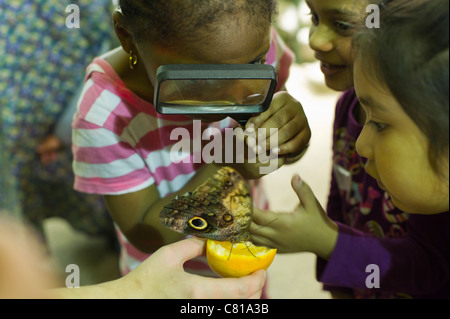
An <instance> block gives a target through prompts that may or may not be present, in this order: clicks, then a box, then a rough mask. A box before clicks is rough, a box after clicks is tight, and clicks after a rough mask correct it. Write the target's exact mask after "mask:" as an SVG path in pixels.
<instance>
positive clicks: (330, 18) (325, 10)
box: [306, 0, 367, 91]
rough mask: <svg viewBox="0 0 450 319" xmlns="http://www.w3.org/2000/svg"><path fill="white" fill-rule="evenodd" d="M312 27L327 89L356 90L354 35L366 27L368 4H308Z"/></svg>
mask: <svg viewBox="0 0 450 319" xmlns="http://www.w3.org/2000/svg"><path fill="white" fill-rule="evenodd" d="M306 3H307V4H308V6H309V8H310V10H311V19H312V24H313V25H312V27H311V31H310V36H309V45H310V47H311V48H312V49H313V50H314V51H315V57H316V59H318V60H319V61H320V62H321V64H320V67H321V70H322V72H323V74H324V75H325V83H326V85H327V86H328V87H329V88H331V89H333V90H337V91H345V90H348V89H350V88H352V87H353V69H352V66H353V61H354V57H353V55H352V54H351V40H352V38H351V37H352V35H353V33H354V31H355V29H356V27H357V26H359V25H360V24H361V23H363V21H364V20H363V17H364V15H363V14H364V13H365V6H366V5H367V1H365V0H364V1H361V0H359V1H356V0H306Z"/></svg>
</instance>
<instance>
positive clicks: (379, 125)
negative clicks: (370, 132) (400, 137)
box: [368, 121, 387, 132]
mask: <svg viewBox="0 0 450 319" xmlns="http://www.w3.org/2000/svg"><path fill="white" fill-rule="evenodd" d="M368 124H370V125H372V126H373V127H374V128H375V129H376V131H377V132H383V131H384V130H385V129H386V128H387V124H384V123H380V122H376V121H369V122H368Z"/></svg>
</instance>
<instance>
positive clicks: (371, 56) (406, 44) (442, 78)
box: [354, 0, 449, 178]
mask: <svg viewBox="0 0 450 319" xmlns="http://www.w3.org/2000/svg"><path fill="white" fill-rule="evenodd" d="M448 26H449V1H448V0H392V1H388V2H387V1H384V6H381V11H380V28H378V29H376V28H374V29H366V30H364V31H362V32H361V33H359V34H358V35H357V36H355V39H354V47H355V48H356V50H358V54H359V55H360V57H361V58H362V59H364V62H365V63H364V64H363V65H362V67H363V68H364V69H365V70H364V71H367V72H368V74H370V75H371V76H374V77H375V79H377V80H379V82H380V83H384V84H385V85H386V87H387V88H388V89H389V90H390V91H391V93H392V94H393V95H394V97H395V98H396V100H397V101H398V102H399V103H400V105H401V106H402V108H403V109H404V111H405V112H406V113H407V114H408V116H409V117H410V118H411V119H412V120H413V121H414V122H415V123H416V125H417V126H418V127H419V129H420V130H421V131H422V132H423V133H424V134H425V136H426V137H427V138H428V140H429V154H428V157H429V161H430V164H431V166H432V168H433V169H434V171H435V172H436V173H438V175H442V176H444V177H447V178H448V172H447V173H444V172H443V170H442V169H446V170H447V169H448V157H449V47H448V44H449V27H448ZM443 159H447V165H446V167H443V166H445V165H443V164H444V162H443Z"/></svg>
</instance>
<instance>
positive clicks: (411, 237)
mask: <svg viewBox="0 0 450 319" xmlns="http://www.w3.org/2000/svg"><path fill="white" fill-rule="evenodd" d="M336 2H339V3H336ZM419 2H420V1H419ZM422 2H423V1H422ZM444 2H445V1H444ZM308 3H309V5H310V7H311V9H312V11H313V21H314V22H315V24H316V27H315V28H313V31H312V37H311V46H312V47H313V48H314V47H315V48H317V49H319V45H321V48H322V49H323V50H324V51H318V53H317V54H318V57H323V58H324V59H327V57H328V59H327V61H329V62H333V64H335V66H332V65H331V64H330V63H329V62H325V63H324V65H323V66H324V68H325V70H324V71H325V72H324V73H325V74H326V78H327V84H328V85H329V86H334V87H335V88H336V89H338V88H345V85H346V83H345V82H346V81H347V79H348V75H349V74H348V72H347V70H346V68H345V67H344V66H343V64H342V62H340V61H339V59H338V58H336V57H337V56H340V55H339V54H338V52H337V51H339V49H343V48H344V47H346V52H347V54H350V53H351V50H350V48H351V39H348V40H347V41H348V45H347V46H346V45H342V44H343V43H342V42H343V40H342V38H341V37H339V36H334V37H333V36H332V32H331V31H329V30H330V29H329V28H327V26H328V27H329V26H330V24H331V25H333V23H334V25H336V23H335V22H336V21H335V20H333V19H332V18H331V17H330V16H329V15H327V14H326V13H327V12H335V11H334V10H333V5H334V4H336V5H338V6H339V5H342V6H341V8H344V10H342V11H345V8H346V6H345V5H343V4H344V2H342V1H333V2H330V1H312V0H310V1H308ZM352 3H353V2H352ZM407 3H408V4H406V7H407V6H409V4H410V3H411V1H407ZM417 3H418V1H415V5H414V6H412V8H413V9H411V12H409V11H408V10H405V12H408V17H409V18H410V19H411V21H412V20H414V21H416V24H414V26H413V27H414V29H413V28H411V30H414V31H417V32H418V31H419V30H420V31H421V33H420V34H426V35H427V36H428V34H429V33H430V29H431V26H435V27H433V34H434V35H435V36H436V38H438V39H440V41H441V42H439V44H440V45H439V46H438V45H434V41H433V40H430V41H429V42H427V41H425V39H427V36H425V37H420V38H418V37H417V38H416V35H415V33H412V32H409V33H401V32H400V31H403V30H405V29H408V27H409V24H408V23H409V22H410V21H408V20H406V22H405V20H400V19H399V21H400V22H398V23H392V22H391V20H387V21H386V22H385V24H383V25H382V28H381V30H380V31H378V30H374V31H373V32H374V35H373V38H376V39H377V40H376V41H372V42H376V43H379V44H381V43H385V46H383V47H381V48H377V50H378V51H376V49H374V47H371V46H370V45H372V42H370V41H371V38H370V39H367V40H366V42H365V44H364V45H365V46H364V45H363V48H365V49H362V50H363V53H360V54H359V57H358V61H357V62H358V63H357V64H356V66H355V69H356V70H355V71H356V72H355V74H356V77H357V79H356V80H358V83H357V87H358V89H359V90H360V91H362V93H364V94H365V95H368V94H369V93H370V94H369V95H370V97H371V100H372V101H376V102H379V101H378V99H380V100H381V99H382V98H383V97H386V96H387V94H386V90H385V91H384V92H383V95H382V94H381V93H379V92H378V91H376V89H377V88H379V87H381V88H384V87H385V86H383V85H382V84H378V85H377V86H373V81H370V82H369V79H368V77H367V76H366V75H365V74H363V73H362V72H363V70H365V69H366V68H364V66H366V65H369V66H371V67H370V68H369V70H371V71H375V70H378V69H381V70H382V71H380V74H382V76H378V77H377V76H375V79H379V81H378V82H381V83H383V82H384V80H385V79H388V76H386V74H389V75H395V77H392V78H391V80H392V81H391V82H387V83H388V84H387V85H388V86H389V89H390V90H392V88H391V85H393V84H392V83H394V84H396V83H399V84H401V90H399V92H401V93H399V97H400V98H401V99H402V102H404V103H405V101H407V102H406V103H405V104H406V106H408V103H409V104H410V105H415V106H416V108H415V109H414V110H415V111H412V112H411V111H407V113H408V114H413V115H414V117H413V116H411V118H410V119H409V118H408V119H409V122H408V121H405V116H403V118H402V119H399V117H398V116H393V113H394V110H393V109H394V108H393V107H391V104H392V99H393V97H392V96H390V99H391V100H388V102H391V104H384V106H385V108H384V109H385V110H388V111H389V115H388V116H387V115H386V114H385V117H383V118H382V119H384V120H385V122H383V123H378V121H380V120H381V119H380V118H377V117H376V115H378V114H379V113H376V112H375V111H372V108H370V109H369V107H368V106H366V105H365V106H364V107H365V108H366V109H367V111H368V118H367V119H365V117H366V116H365V114H364V112H361V111H363V110H364V109H363V108H362V107H361V105H360V103H359V101H358V99H357V97H356V95H355V93H354V90H353V89H351V90H350V91H348V92H347V93H346V94H345V95H344V96H343V98H342V99H341V100H340V102H339V103H338V107H337V111H336V122H335V138H334V150H335V154H334V156H335V157H334V174H333V179H332V189H331V193H330V198H329V204H328V207H327V213H328V216H327V215H326V214H325V213H324V212H323V210H322V209H321V208H320V207H319V206H318V205H317V203H316V201H315V199H314V196H313V194H312V192H311V190H310V189H309V188H308V187H307V186H306V184H304V183H303V186H301V185H299V183H298V182H299V181H298V178H294V180H293V186H294V189H295V190H296V191H297V193H298V194H299V198H300V201H301V206H300V208H299V209H298V210H297V211H295V212H294V214H283V215H274V214H271V213H264V214H263V213H261V212H260V211H258V210H256V211H255V214H254V221H255V223H257V224H258V225H261V226H262V225H266V224H268V223H269V222H271V221H273V220H274V219H277V221H275V222H273V223H271V224H269V225H268V226H266V227H263V228H259V229H258V227H259V226H255V225H253V226H252V232H253V236H252V239H253V240H254V241H255V242H256V243H260V244H266V245H269V246H275V247H278V248H280V250H281V251H285V252H298V251H311V252H314V253H316V254H317V255H318V256H319V257H321V258H319V259H318V279H319V280H320V281H322V282H324V283H325V284H326V285H327V288H328V289H330V290H331V291H332V292H333V294H334V296H337V294H336V292H339V293H342V292H343V291H344V290H343V289H339V290H337V287H347V288H351V289H348V290H347V292H349V293H351V295H350V296H352V297H369V296H370V297H405V296H417V297H422V298H425V297H445V298H448V241H449V240H448V213H445V212H446V211H448V173H447V175H445V173H443V172H445V171H446V170H447V171H448V138H447V136H448V134H447V133H448V89H447V87H448V57H447V61H445V60H444V61H443V62H441V65H444V66H445V67H443V66H440V67H442V68H443V70H444V71H443V73H445V70H447V71H446V72H447V73H446V74H439V73H435V74H433V75H432V76H435V78H434V79H433V78H432V77H431V78H430V76H429V77H428V79H427V80H433V81H434V82H432V83H435V82H436V83H439V86H434V84H426V83H428V82H424V81H422V82H421V81H417V80H418V79H420V77H419V78H417V77H412V76H410V75H411V74H410V73H405V70H407V69H404V68H403V67H405V66H408V64H400V63H398V61H400V60H401V61H411V60H410V58H412V57H415V55H413V54H416V53H418V52H417V50H416V49H415V48H416V45H417V44H420V45H421V47H422V48H424V51H425V50H428V53H433V54H436V55H437V54H438V53H441V51H444V52H443V53H441V54H443V56H445V54H447V55H448V29H447V23H448V2H447V4H446V5H447V9H446V10H445V4H444V3H442V2H441V3H439V4H438V1H436V3H435V5H434V6H433V7H432V8H431V7H430V9H429V10H424V8H428V7H426V6H422V7H420V6H419V5H418V4H417ZM403 5H405V3H404V4H403ZM428 5H429V4H428ZM385 6H386V5H385ZM387 7H388V8H389V5H387ZM439 7H441V8H439ZM442 7H444V8H442ZM334 9H337V8H334ZM396 10H397V9H396V8H392V9H391V12H393V13H391V14H392V15H393V18H392V19H393V20H395V19H396V17H395V12H396ZM421 10H424V11H425V12H426V13H422V14H423V16H422V14H421V15H419V14H418V13H419V12H421ZM439 10H441V11H439ZM415 11H417V13H414V12H415ZM317 12H318V13H317ZM440 12H441V13H444V15H445V13H446V14H447V16H446V19H445V17H444V18H442V19H439V18H438V17H441V16H440ZM402 13H404V12H400V14H399V15H400V16H401V14H402ZM383 14H387V13H385V12H382V17H383ZM430 17H436V18H435V19H430ZM319 18H320V19H319ZM441 20H443V21H441ZM320 21H322V22H320ZM425 21H430V24H427V23H426V22H425ZM438 22H439V24H437V23H438ZM441 22H442V23H441ZM321 23H322V24H321ZM321 27H322V28H323V29H324V30H328V31H329V32H328V33H326V34H325V35H326V36H328V37H329V40H328V41H319V38H318V37H319V35H318V34H316V33H315V31H317V30H318V29H320V28H321ZM376 32H382V34H380V35H378V33H376ZM386 35H390V37H391V38H390V40H391V41H390V42H386V41H385V40H386ZM322 36H323V34H322ZM366 37H367V34H363V35H362V36H361V37H360V38H361V39H366ZM402 37H403V38H405V41H403V42H402V44H404V43H405V42H406V43H408V46H406V47H405V46H404V45H403V46H399V47H401V48H404V49H405V51H404V52H402V53H401V55H399V52H398V47H396V44H397V43H399V42H400V40H402V39H403V38H402ZM436 38H433V39H436ZM407 41H409V42H407ZM414 41H415V42H414ZM445 41H447V42H446V43H445ZM344 42H345V41H344ZM442 42H444V45H442ZM369 43H370V45H369ZM333 47H334V49H333ZM408 48H411V49H409V50H408ZM412 48H414V50H413V49H412ZM442 48H444V49H442ZM445 48H447V51H445ZM327 50H329V51H327ZM418 56H420V55H418ZM367 57H370V58H369V61H378V60H377V58H378V57H380V58H381V59H384V60H381V59H380V60H381V61H383V63H384V64H381V63H373V64H370V62H369V63H368V64H367V61H366V59H367ZM341 58H342V56H341ZM351 58H352V57H350V56H348V57H347V56H346V58H343V59H342V60H346V61H350V60H351ZM423 59H424V60H423V61H421V62H423V63H421V62H418V63H417V64H414V66H415V65H422V64H424V65H427V64H426V63H427V62H429V60H427V59H429V55H425V56H424V57H423ZM445 63H447V65H445ZM338 65H339V66H338ZM375 65H376V67H375ZM372 66H373V67H372ZM410 67H412V66H410ZM386 70H388V71H390V72H389V73H384V72H386ZM409 70H411V72H412V71H414V68H413V69H409ZM429 71H430V70H429V69H427V68H426V67H424V70H423V71H422V72H421V73H420V74H423V75H427V73H426V72H429ZM344 73H347V74H344ZM375 73H376V72H375ZM402 76H403V77H402ZM380 79H381V80H380ZM364 81H365V82H364ZM417 82H421V85H422V86H414V85H415V84H416V83H417ZM440 82H442V84H441V83H440ZM369 83H370V85H368V84H369ZM407 83H408V84H409V85H407ZM424 83H425V84H424ZM418 87H420V88H421V89H420V90H418V89H417V88H418ZM410 88H414V91H415V92H417V93H418V96H420V97H421V98H420V99H419V98H417V96H415V95H414V97H413V98H412V99H407V100H405V96H408V94H409V92H410V91H411V90H410ZM438 88H440V89H441V90H439V89H438ZM442 88H445V89H442ZM364 90H368V91H364ZM394 92H397V91H394ZM403 92H405V93H404V94H403ZM377 93H378V94H377ZM401 94H403V95H401ZM411 96H413V95H411ZM362 97H364V98H365V96H362ZM380 97H381V98H380ZM395 98H397V97H395ZM438 98H439V99H438ZM423 100H425V101H427V102H428V101H430V100H434V101H436V104H437V105H438V107H436V111H434V114H435V117H437V118H438V119H439V118H441V119H447V122H446V123H447V124H446V126H445V125H443V126H440V128H438V127H437V126H436V125H434V124H429V123H433V122H431V121H430V122H428V123H427V122H426V121H425V123H426V124H425V123H424V121H423V120H422V119H423V118H429V116H425V115H426V114H430V113H432V112H430V111H425V110H424V109H423V107H422V105H421V104H420V103H421V102H419V101H423ZM369 101H370V100H369ZM380 102H381V101H380ZM384 102H386V101H384ZM379 104H380V103H376V105H379ZM371 105H375V103H373V102H372V103H371ZM397 106H398V104H397ZM402 107H404V106H403V104H402ZM399 108H400V107H399V106H398V107H397V109H396V110H397V113H401V112H398V109H399ZM445 108H446V111H445ZM407 109H408V108H406V107H405V110H407ZM377 112H380V111H379V109H377ZM414 112H415V113H414ZM358 119H361V120H363V122H362V123H363V124H364V123H366V124H365V126H364V130H363V135H362V137H361V140H360V141H359V142H358V150H359V151H360V152H361V153H362V154H361V155H362V156H364V157H367V158H369V161H368V162H367V164H366V165H367V168H368V172H367V173H370V174H373V176H374V177H376V178H380V176H381V181H383V183H384V181H385V180H386V181H387V185H386V186H383V184H382V182H380V183H378V182H377V180H376V179H373V178H372V177H370V175H368V174H366V173H364V171H363V165H364V159H363V158H360V157H359V156H358V155H357V154H356V152H355V149H356V146H355V140H356V138H357V136H358V135H359V133H360V132H361V130H362V125H360V124H358ZM418 119H419V120H418ZM396 121H397V122H396ZM386 123H388V124H386ZM394 123H395V124H394ZM405 123H408V126H406V124H405ZM413 123H415V124H414V125H413ZM419 123H420V124H419ZM444 124H445V120H444ZM394 127H401V128H402V129H405V131H401V130H400V131H399V132H401V133H398V135H396V134H395V132H396V131H395V129H394ZM406 127H408V128H411V127H412V129H411V130H410V131H407V130H406ZM419 127H420V130H419ZM377 130H378V131H377ZM422 130H423V131H425V132H428V133H427V134H429V135H428V136H427V137H425V136H426V135H425V136H424V135H423V134H422V136H421V135H420V134H419V132H420V131H422ZM412 133H414V134H415V135H412ZM444 133H445V134H444ZM391 136H392V138H391ZM417 136H419V137H420V138H417ZM432 136H439V137H440V138H439V139H438V140H440V143H439V146H438V145H437V144H436V145H434V143H431V146H430V151H431V153H430V154H433V157H430V159H431V160H430V163H428V157H426V156H422V155H420V154H423V153H424V147H425V145H427V144H428V140H429V141H435V140H436V138H435V137H433V138H431V137H432ZM441 136H445V138H447V140H445V138H443V137H442V138H443V140H442V138H441ZM365 142H367V144H366V143H365ZM388 142H391V143H393V142H396V143H397V144H395V146H397V147H401V148H400V149H398V148H394V149H388V147H392V145H390V144H388ZM382 143H383V144H382ZM420 143H422V144H420ZM384 147H386V149H384ZM440 149H441V150H442V152H438V150H440ZM388 151H389V152H388ZM406 151H407V153H405V156H408V158H407V159H405V157H400V156H401V155H402V153H401V152H406ZM381 152H382V153H381ZM425 154H428V152H425ZM436 155H439V156H438V157H436ZM424 159H427V161H425V160H424ZM437 159H439V160H437ZM441 159H442V161H441ZM398 160H403V161H398ZM394 163H395V164H396V166H393V164H394ZM397 163H398V165H397ZM391 164H392V165H391ZM442 164H443V165H442ZM414 165H416V166H414ZM430 165H431V166H430ZM441 166H443V170H442V167H441ZM430 167H433V168H439V170H430ZM418 172H421V175H420V174H419V173H418ZM411 177H412V178H413V180H411V179H410V178H411ZM419 181H420V182H419ZM403 182H404V183H403ZM413 182H414V183H413ZM418 183H420V184H419V186H420V187H421V188H423V189H422V190H420V188H419V189H418V190H417V191H416V189H415V188H416V187H417V186H416V185H417V184H418ZM378 184H380V186H381V187H383V188H384V187H388V188H387V190H388V191H389V193H387V192H386V193H385V194H383V193H382V191H381V190H382V188H380V187H379V186H378ZM391 187H392V192H393V193H391ZM410 188H411V189H410ZM405 190H408V191H410V192H411V194H414V195H412V196H408V192H405ZM413 191H414V192H413ZM430 192H431V193H430ZM405 193H406V196H405ZM389 194H392V197H393V203H394V204H395V205H396V206H398V207H399V208H401V209H404V210H405V211H407V212H410V213H421V214H429V213H440V214H436V215H434V216H420V215H408V214H406V213H403V212H402V211H399V210H398V209H396V208H394V207H393V204H392V202H391V201H390V200H389V197H390V196H389ZM386 195H387V196H386ZM424 195H425V197H424ZM397 196H398V197H397ZM408 218H409V219H408ZM349 226H352V228H350V227H349ZM406 226H407V228H408V232H407V233H406ZM373 265H376V266H377V267H379V268H378V269H379V274H380V277H379V278H380V281H379V283H380V286H377V285H375V286H373V285H372V284H371V283H370V282H369V284H367V282H366V279H367V278H368V277H369V275H370V272H371V269H372V268H371V267H372V266H373ZM373 287H379V288H381V289H367V288H373ZM395 292H400V293H395ZM405 294H406V295H405Z"/></svg>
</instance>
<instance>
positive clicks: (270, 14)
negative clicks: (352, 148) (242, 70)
mask: <svg viewBox="0 0 450 319" xmlns="http://www.w3.org/2000/svg"><path fill="white" fill-rule="evenodd" d="M119 5H120V8H121V11H122V14H123V17H124V22H125V24H126V25H127V26H128V27H129V28H130V31H131V32H132V35H133V37H134V38H135V39H136V40H137V41H140V40H142V39H144V37H145V38H148V37H149V36H150V37H152V40H154V41H157V42H158V43H161V44H165V45H172V44H176V43H179V42H180V41H182V42H184V43H186V42H188V43H194V42H196V41H198V40H199V37H205V36H207V35H208V33H211V32H214V30H215V29H216V28H217V26H218V23H219V22H220V23H222V22H225V21H226V19H234V18H236V17H239V16H242V13H243V12H244V13H245V14H246V15H247V17H248V20H246V21H245V25H249V27H250V26H253V27H254V26H257V27H261V26H262V25H267V24H270V23H271V22H272V19H273V18H274V16H275V15H276V14H277V2H276V0H120V1H119ZM243 31H244V32H245V30H243Z"/></svg>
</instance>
